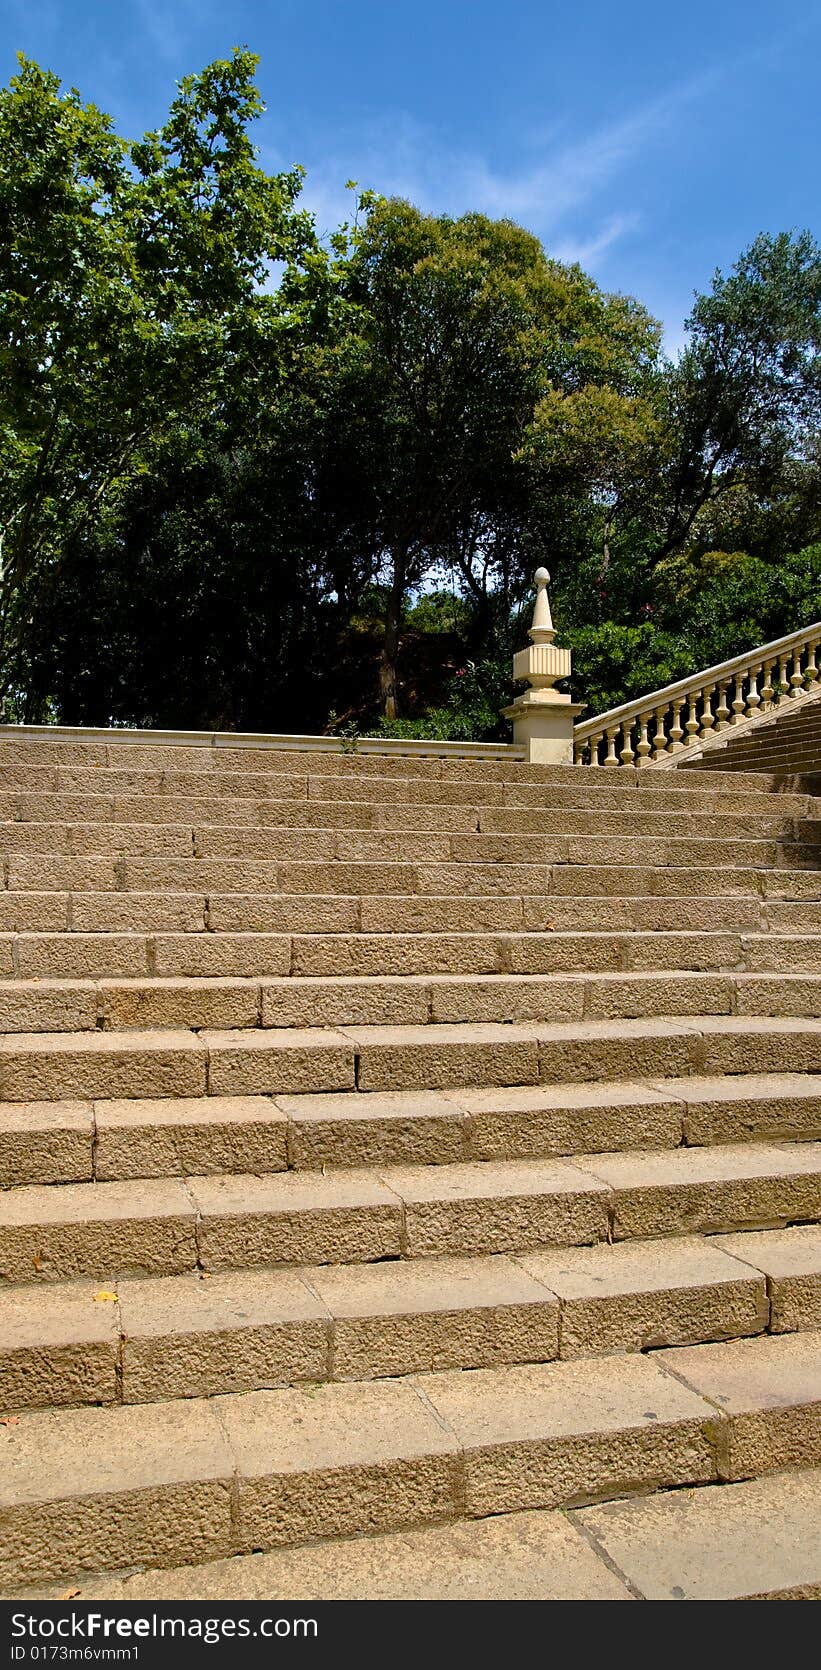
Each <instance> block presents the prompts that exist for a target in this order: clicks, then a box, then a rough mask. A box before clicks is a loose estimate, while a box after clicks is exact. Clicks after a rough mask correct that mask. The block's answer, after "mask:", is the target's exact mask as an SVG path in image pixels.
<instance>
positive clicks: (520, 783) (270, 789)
mask: <svg viewBox="0 0 821 1670" xmlns="http://www.w3.org/2000/svg"><path fill="white" fill-rule="evenodd" d="M407 763H408V762H407V761H403V762H402V764H401V766H400V765H399V764H398V762H397V763H394V764H393V767H392V770H390V771H389V772H384V771H380V772H378V773H377V772H371V773H367V772H363V771H362V770H361V769H359V768H358V767H357V766H354V768H353V770H351V771H347V772H344V773H342V772H340V771H338V770H337V771H330V772H329V771H328V769H327V767H326V766H325V765H324V764H323V766H322V768H321V769H320V770H313V769H311V768H310V766H307V767H306V765H305V764H303V765H302V767H301V769H298V770H293V769H289V770H288V771H278V772H275V773H270V774H265V773H263V774H261V775H260V776H256V775H253V776H249V775H248V774H247V773H242V774H239V776H235V777H233V778H232V779H231V780H230V781H226V776H225V775H224V774H221V773H220V772H194V773H192V774H187V775H186V774H182V773H174V774H173V775H171V774H170V773H168V774H167V773H163V775H162V778H161V779H158V778H157V776H156V774H155V775H154V776H153V778H152V776H151V774H150V773H149V774H148V775H147V774H146V773H145V772H141V773H139V774H138V775H132V776H130V777H129V776H128V775H127V774H123V773H122V772H116V771H114V772H112V773H111V774H110V776H108V777H107V776H105V775H104V774H103V771H102V770H101V769H100V768H97V769H95V768H93V767H92V768H91V773H92V775H91V777H89V775H88V773H85V774H84V773H82V772H80V774H79V775H78V773H77V772H76V770H75V771H74V772H73V773H72V774H66V773H65V772H60V773H59V776H58V778H57V779H56V780H55V779H54V778H50V779H47V780H45V781H44V780H43V779H42V778H39V777H38V778H34V779H29V780H28V781H29V783H30V784H31V786H25V787H24V786H22V785H20V783H19V780H18V782H17V783H14V782H11V781H10V782H9V784H8V787H3V782H4V770H5V768H4V766H3V764H2V763H0V789H1V790H2V792H3V793H4V794H5V795H8V796H9V797H13V798H14V801H15V803H16V810H15V811H14V812H12V814H11V815H12V816H24V817H25V816H27V815H31V814H34V815H37V814H38V812H40V813H41V812H42V809H43V808H45V807H47V806H48V804H49V803H51V804H53V805H54V806H60V807H61V808H62V807H64V806H65V804H66V803H68V802H69V801H71V800H74V801H75V802H76V803H77V805H78V818H79V820H80V821H83V820H85V819H86V818H87V817H89V816H90V817H94V816H95V815H96V816H98V817H99V816H106V815H109V814H108V813H104V812H103V811H102V809H101V808H102V805H103V804H104V803H106V804H107V805H108V806H109V807H110V806H111V805H112V804H113V805H115V806H116V805H121V806H122V807H123V808H127V809H129V810H130V808H131V807H132V806H133V807H135V808H138V807H139V804H140V802H144V803H149V802H152V801H153V802H158V803H163V804H164V806H165V809H166V810H165V813H163V815H167V811H168V808H169V807H173V806H174V805H185V806H186V807H189V806H192V805H194V804H195V803H199V812H198V814H197V815H196V821H201V822H209V821H210V818H209V817H208V812H207V808H208V807H210V808H211V809H214V808H215V807H216V808H218V807H219V805H220V803H221V802H222V801H223V800H225V801H231V802H233V803H234V804H235V805H237V806H240V805H243V804H244V805H246V806H247V807H249V808H250V807H252V806H254V805H264V804H265V803H266V802H268V801H272V800H273V801H277V802H282V801H312V800H318V801H324V802H328V801H330V800H339V801H343V802H349V803H350V802H354V801H367V802H373V801H377V800H381V801H382V802H383V803H385V802H394V803H399V804H404V803H406V802H413V803H415V804H417V805H424V804H427V805H431V806H437V805H443V804H447V805H451V806H458V805H477V804H478V805H482V806H538V805H542V806H545V807H546V808H548V809H550V808H553V809H558V808H561V809H571V808H573V807H575V806H586V805H590V809H591V810H596V809H598V810H599V811H605V810H614V811H619V810H621V811H624V810H625V808H626V807H627V806H632V805H635V807H636V810H637V811H639V809H640V811H641V814H642V815H643V814H644V813H652V812H653V811H667V810H670V811H675V810H676V796H677V795H680V794H681V793H682V792H683V793H686V795H687V797H688V802H689V803H690V805H689V809H690V810H691V811H693V812H695V811H699V810H702V809H709V810H712V811H715V810H717V807H716V802H717V800H719V799H720V801H721V805H722V806H723V809H724V810H725V811H726V812H728V813H732V814H734V815H742V814H743V813H745V812H749V813H751V814H755V812H756V811H759V810H761V811H764V812H765V814H767V813H772V812H773V810H774V809H775V808H774V805H773V802H774V799H775V796H774V793H773V789H774V788H776V786H777V787H778V790H779V792H778V801H779V807H778V809H779V810H780V811H781V812H782V813H783V815H784V816H785V817H786V816H790V815H793V813H794V811H795V805H794V804H793V803H796V804H797V803H799V802H801V801H802V800H805V798H806V791H804V790H798V791H795V790H791V791H784V789H783V787H782V786H781V785H777V784H776V778H775V777H774V776H773V774H772V773H769V774H764V775H763V783H762V775H759V774H755V773H752V774H750V773H744V774H739V773H737V772H733V771H732V770H730V771H728V772H727V773H726V774H724V773H721V772H711V775H710V779H709V783H707V784H705V783H704V782H702V781H701V779H698V780H696V779H693V778H689V780H688V778H687V777H686V776H685V774H683V773H679V772H674V771H665V772H663V773H659V772H655V771H651V772H646V771H642V772H637V773H636V772H628V771H624V770H620V771H619V772H618V774H616V773H611V772H601V771H598V770H595V771H594V770H590V771H586V770H579V769H578V768H573V767H565V768H563V767H558V768H552V776H549V777H548V776H547V775H545V776H543V777H539V776H536V775H533V772H534V768H532V767H531V768H528V767H524V766H523V765H522V764H521V763H518V764H515V765H513V766H512V767H511V768H508V769H506V770H505V771H504V772H503V773H502V774H501V775H497V776H494V775H492V774H491V773H490V772H489V771H488V770H487V769H485V770H483V771H482V772H481V773H479V774H477V773H475V772H474V773H471V774H465V773H464V772H461V773H460V774H459V775H458V776H456V775H453V774H451V775H449V776H448V777H446V778H445V777H442V778H433V777H430V776H426V777H423V776H421V775H420V774H419V773H418V772H414V771H408V770H407V769H406V767H407ZM694 763H695V762H694ZM540 769H541V770H543V771H544V770H545V768H538V767H536V768H535V771H536V772H538V771H539V770H540ZM546 769H547V771H551V768H546ZM220 780H221V781H220ZM637 790H638V794H637V793H636V791H637ZM639 796H640V798H639ZM92 802H94V803H99V805H98V811H97V813H96V814H95V812H94V810H93V809H92V810H91V811H90V812H87V811H86V807H87V806H90V805H91V803H92ZM679 805H681V802H680V801H679ZM59 815H63V814H62V813H60V814H59ZM138 815H139V813H138ZM151 816H152V813H151V811H147V812H146V814H145V819H143V820H142V821H146V820H147V819H149V818H151ZM190 816H191V814H190V812H189V811H188V810H186V812H185V813H184V821H188V819H189V817H190ZM177 821H178V820H177ZM263 821H267V820H265V819H263Z"/></svg>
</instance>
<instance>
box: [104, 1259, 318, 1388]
mask: <svg viewBox="0 0 821 1670" xmlns="http://www.w3.org/2000/svg"><path fill="white" fill-rule="evenodd" d="M119 1294H120V1315H121V1320H122V1328H123V1335H124V1339H123V1349H122V1385H123V1398H124V1400H125V1402H126V1403H139V1402H144V1401H154V1400H157V1399H160V1398H169V1397H175V1398H187V1397H210V1396H212V1395H213V1394H214V1393H218V1392H221V1393H225V1392H232V1391H248V1390H250V1389H253V1388H255V1387H261V1386H275V1385H277V1384H283V1383H285V1384H288V1383H291V1382H293V1381H299V1380H324V1379H327V1378H328V1365H329V1344H330V1341H329V1324H328V1319H327V1315H326V1312H325V1309H324V1307H323V1305H322V1304H321V1303H320V1301H319V1300H318V1299H317V1298H316V1297H315V1296H314V1295H313V1293H312V1292H311V1291H310V1289H309V1288H308V1287H307V1286H306V1284H305V1282H304V1281H302V1280H300V1278H299V1277H298V1276H296V1275H292V1274H290V1273H289V1272H287V1271H278V1270H242V1271H238V1272H231V1273H226V1274H222V1275H214V1276H211V1277H204V1276H202V1275H201V1274H192V1275H183V1276H170V1277H165V1278H163V1279H161V1280H147V1281H135V1280H132V1279H128V1278H124V1279H123V1280H121V1281H120V1284H119Z"/></svg>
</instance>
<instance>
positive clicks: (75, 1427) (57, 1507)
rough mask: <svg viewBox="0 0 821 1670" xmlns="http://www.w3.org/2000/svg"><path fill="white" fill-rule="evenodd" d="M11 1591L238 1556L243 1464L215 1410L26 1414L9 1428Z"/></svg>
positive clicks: (1, 1485) (172, 1407)
mask: <svg viewBox="0 0 821 1670" xmlns="http://www.w3.org/2000/svg"><path fill="white" fill-rule="evenodd" d="M0 1454H2V1466H0V1549H2V1553H1V1554H0V1582H2V1583H4V1584H5V1585H7V1586H8V1585H11V1584H19V1583H20V1582H21V1581H23V1580H25V1579H26V1578H28V1577H40V1576H42V1575H43V1574H44V1573H46V1572H54V1573H55V1574H57V1572H58V1571H59V1569H60V1567H59V1562H60V1561H61V1560H63V1561H65V1566H64V1567H63V1569H64V1570H68V1569H69V1568H70V1570H71V1571H73V1572H76V1571H78V1570H80V1571H83V1570H88V1571H95V1570H97V1571H98V1570H100V1569H101V1568H103V1567H104V1566H105V1565H106V1564H107V1563H110V1560H111V1554H112V1550H113V1549H114V1548H116V1550H117V1554H118V1557H120V1558H121V1559H122V1561H123V1564H125V1565H137V1564H139V1563H141V1562H146V1561H150V1562H153V1563H155V1564H161V1565H162V1564H165V1565H168V1564H170V1562H171V1561H172V1560H179V1559H180V1558H181V1557H182V1558H183V1559H185V1560H187V1561H193V1560H203V1559H211V1558H214V1557H216V1556H218V1555H223V1554H227V1553H229V1552H231V1544H232V1537H231V1473H232V1458H231V1454H230V1452H229V1449H228V1446H227V1445H226V1443H225V1441H224V1439H223V1436H222V1432H221V1430H220V1425H219V1422H218V1420H217V1416H216V1413H215V1410H214V1408H213V1406H212V1405H211V1404H209V1403H207V1402H201V1401H193V1400H190V1399H186V1400H180V1401H178V1402H174V1403H155V1404H151V1405H143V1406H140V1405H134V1406H132V1407H131V1408H125V1409H67V1410H62V1411H60V1412H59V1413H50V1412H42V1413H40V1412H33V1413H26V1412H25V1411H24V1412H22V1413H21V1415H20V1420H19V1424H18V1425H17V1426H13V1427H4V1428H0Z"/></svg>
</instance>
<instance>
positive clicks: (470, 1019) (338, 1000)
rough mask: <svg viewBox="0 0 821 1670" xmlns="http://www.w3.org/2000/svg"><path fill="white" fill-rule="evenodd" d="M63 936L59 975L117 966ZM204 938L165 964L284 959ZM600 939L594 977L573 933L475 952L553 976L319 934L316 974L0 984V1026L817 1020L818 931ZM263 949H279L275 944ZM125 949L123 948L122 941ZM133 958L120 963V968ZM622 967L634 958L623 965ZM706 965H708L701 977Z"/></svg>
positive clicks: (23, 1029)
mask: <svg viewBox="0 0 821 1670" xmlns="http://www.w3.org/2000/svg"><path fill="white" fill-rule="evenodd" d="M67 937H68V939H69V944H68V946H63V945H58V946H57V947H52V949H53V950H54V953H55V955H54V958H53V961H54V962H55V963H56V965H57V967H58V968H59V969H60V970H61V971H62V970H65V969H67V968H71V967H72V966H80V967H82V965H86V966H87V967H88V969H89V970H91V969H94V968H99V966H100V965H101V963H102V964H103V966H105V964H106V963H107V962H108V963H109V964H111V963H115V964H116V961H117V958H118V956H119V951H118V946H119V941H117V940H114V942H113V944H111V943H110V942H109V940H108V939H107V938H106V937H105V936H101V937H102V941H103V943H102V950H103V952H104V953H106V955H104V956H98V957H97V958H95V956H94V947H93V946H89V945H88V943H87V941H86V940H85V939H83V938H82V937H80V938H79V939H78V940H77V943H76V944H75V940H74V936H67ZM215 937H216V936H212V935H207V936H204V938H203V939H202V941H201V940H200V937H199V936H197V937H195V938H194V942H193V945H192V947H191V950H190V954H189V952H188V946H187V942H184V943H183V947H182V950H181V951H178V955H177V959H176V962H177V966H180V967H182V968H194V969H207V968H209V967H211V968H213V969H215V970H216V969H219V968H220V967H221V966H222V967H224V968H231V967H245V968H251V967H254V966H256V967H257V968H259V969H261V970H265V969H267V968H269V967H276V966H277V963H279V964H280V966H282V964H283V961H284V960H285V959H283V957H282V956H281V955H273V956H272V955H271V953H270V951H269V950H268V942H267V936H266V935H264V934H259V935H256V936H249V937H250V938H251V940H252V944H251V945H250V947H249V946H248V945H247V943H246V942H245V941H242V942H241V945H240V950H241V952H242V955H241V956H237V945H236V938H235V936H233V935H225V936H223V937H224V941H225V943H224V944H221V943H220V941H219V939H218V940H217V943H215ZM601 937H602V939H603V940H604V941H605V943H604V944H603V945H602V946H596V945H595V944H593V945H591V946H590V947H589V950H590V964H589V966H592V967H596V966H597V964H598V965H599V966H600V967H601V966H602V965H604V967H603V972H601V973H596V974H584V973H581V972H573V964H574V962H575V964H576V967H577V969H578V970H581V969H582V968H584V967H585V958H584V951H585V945H584V944H582V945H581V946H579V945H578V942H575V943H574V944H573V946H571V947H569V948H568V947H565V946H563V945H562V943H561V940H560V939H553V938H551V939H548V938H545V939H544V940H542V939H541V937H540V936H538V935H534V936H533V939H534V943H532V944H528V943H524V944H523V943H521V942H519V943H517V944H515V945H513V946H512V947H511V946H510V945H509V944H508V945H500V946H497V947H496V948H495V952H496V954H495V956H493V957H491V958H490V959H487V957H486V955H485V952H486V949H487V948H486V947H485V946H482V945H480V946H479V948H478V950H479V956H478V961H479V962H480V964H481V962H482V961H483V960H490V961H491V962H493V963H495V965H496V966H497V967H498V966H502V965H504V963H505V962H507V963H508V965H510V964H513V965H514V966H515V965H517V964H519V965H521V964H524V965H525V966H529V967H530V968H536V969H538V968H539V967H540V966H542V967H546V968H548V969H551V968H553V969H559V970H560V971H561V972H558V973H556V972H548V973H541V972H538V973H526V974H520V973H504V974H497V973H495V972H490V973H476V974H461V975H459V974H447V973H444V974H427V973H421V974H408V973H403V974H385V975H383V974H352V975H348V974H341V975H339V974H336V973H335V972H332V971H334V970H335V969H336V968H338V967H343V968H345V967H348V966H350V964H351V962H353V966H354V967H356V966H357V963H356V962H355V961H353V959H352V958H351V946H350V943H349V942H348V941H346V940H344V939H341V940H339V941H337V940H334V941H332V943H331V944H330V945H328V944H327V942H324V943H323V946H322V948H321V950H322V955H321V956H319V955H317V954H314V957H313V959H312V960H313V966H315V967H319V966H323V965H324V966H325V967H327V969H328V971H329V972H328V973H327V974H325V975H320V976H314V977H311V976H303V975H299V974H294V975H286V976H284V977H282V978H279V977H276V976H271V977H269V976H267V975H266V974H264V973H263V974H261V975H256V976H253V975H244V976H240V977H236V978H232V977H231V976H230V975H228V974H225V975H220V974H219V973H215V974H214V975H207V974H194V975H188V974H182V975H177V974H171V975H160V974H153V975H152V974H146V975H145V976H144V977H139V976H138V977H128V976H123V977H121V978H117V977H116V976H107V977H104V978H103V979H96V980H95V979H93V978H91V977H85V978H84V977H83V976H82V974H79V975H75V977H74V978H70V977H68V976H66V975H63V976H62V977H61V976H56V977H55V976H52V975H50V974H48V973H47V972H44V974H42V975H35V976H33V977H15V978H12V979H5V980H0V1031H2V1032H4V1033H7V1034H14V1033H33V1032H49V1033H56V1032H81V1031H85V1032H88V1031H95V1032H96V1031H105V1032H130V1031H137V1032H143V1031H148V1030H152V1029H154V1028H157V1029H159V1030H160V1031H168V1030H173V1029H176V1028H178V1027H179V1028H183V1029H186V1030H189V1031H200V1030H203V1029H210V1028H221V1029H223V1030H225V1029H226V1028H231V1029H232V1030H236V1029H237V1028H245V1027H248V1028H259V1027H292V1028H293V1027H296V1028H300V1029H305V1028H310V1027H326V1026H334V1027H336V1026H371V1025H386V1026H407V1025H416V1026H425V1025H429V1024H440V1025H441V1024H447V1025H450V1024H458V1025H465V1024H467V1025H474V1024H484V1023H486V1022H490V1023H492V1024H504V1023H507V1022H510V1023H514V1022H530V1021H536V1022H541V1021H544V1022H558V1021H581V1020H584V1019H592V1020H602V1019H615V1018H618V1017H625V1018H642V1017H644V1016H645V1015H648V1014H652V1015H655V1016H664V1015H671V1016H674V1017H679V1018H680V1017H682V1016H686V1015H691V1014H692V1015H732V1014H746V1015H759V1016H761V1017H765V1016H773V1017H779V1016H780V1017H782V1018H784V1017H795V1018H803V1017H807V1018H818V1017H819V1016H821V938H819V936H816V938H815V939H810V940H809V941H808V940H807V939H788V938H776V937H773V938H770V939H768V938H767V937H765V936H761V938H760V939H759V938H756V939H755V940H753V941H750V940H747V939H745V940H744V941H743V942H742V944H741V945H740V946H737V941H736V940H735V936H731V935H728V936H726V943H725V944H724V945H723V946H722V945H721V944H719V945H711V944H710V943H709V942H708V943H705V944H704V945H703V946H698V945H693V943H692V939H691V936H688V935H683V936H682V940H683V942H684V943H683V944H681V945H676V944H674V945H673V946H672V947H670V946H669V945H667V944H665V943H664V940H665V937H666V936H663V935H659V936H658V939H659V941H660V943H659V944H658V945H651V946H649V947H648V945H647V944H646V943H640V944H638V945H636V946H630V945H628V946H627V947H626V950H625V951H624V953H623V954H621V955H620V954H619V947H618V943H617V945H616V948H615V949H613V948H611V947H610V945H609V944H608V943H607V936H604V935H602V936H601ZM714 937H715V938H717V939H720V938H721V936H714ZM590 938H591V939H593V938H594V936H590ZM274 944H275V946H277V945H278V941H276V940H275V942H274ZM337 945H338V946H339V950H338V951H337ZM736 947H737V948H736ZM126 948H127V949H128V950H131V949H133V946H132V942H131V941H130V940H129V941H127V945H126ZM360 949H361V948H360ZM366 949H367V952H368V955H367V958H363V959H362V964H361V966H366V967H371V968H373V967H375V966H378V964H379V963H380V962H382V963H383V964H385V965H386V966H388V967H397V968H401V967H406V968H407V967H408V966H411V967H412V966H413V965H414V963H417V964H418V965H419V966H421V967H423V968H425V967H428V966H430V965H431V964H433V965H435V964H436V962H437V961H439V962H441V961H443V960H445V961H448V962H450V963H451V965H452V966H454V967H466V966H469V965H470V963H471V961H472V955H471V953H472V949H473V948H472V947H471V946H468V948H467V950H466V952H465V954H464V955H459V954H458V953H459V951H460V947H459V945H458V944H457V945H456V948H455V950H456V955H453V954H452V953H453V951H454V947H453V944H452V941H450V940H448V941H447V942H446V945H445V946H444V947H442V946H435V947H434V948H433V950H432V951H431V952H430V953H429V954H428V955H425V954H424V950H425V948H424V946H423V947H421V948H420V947H419V946H418V945H416V944H415V945H414V946H413V947H412V950H411V953H410V954H409V953H408V952H407V951H406V949H405V947H404V944H403V941H402V940H401V938H400V939H399V940H398V942H397V943H394V942H392V941H389V942H388V945H387V946H386V947H382V948H381V949H380V948H379V947H377V948H375V947H374V946H373V943H372V942H371V941H367V942H366ZM491 949H493V948H492V947H491ZM41 950H42V948H41ZM109 951H111V952H112V956H111V957H109V955H108V952H109ZM448 951H449V952H450V953H451V955H449V956H445V957H444V959H443V952H448ZM505 951H506V952H507V953H508V954H507V956H505V955H504V953H505ZM295 952H296V956H295V958H294V959H293V961H294V964H295V966H300V963H299V960H298V958H299V957H300V956H301V954H302V953H301V948H299V947H297V946H295ZM335 952H336V955H335V954H334V953H335ZM152 953H153V954H152ZM20 962H21V963H22V962H23V959H22V958H20ZM131 962H132V959H130V958H127V959H126V966H131ZM608 962H612V963H613V964H614V965H615V966H614V968H613V969H612V970H608V969H607V967H606V965H607V963H608ZM619 963H626V964H627V965H628V970H627V971H620V969H619ZM631 963H635V964H638V965H639V967H638V968H637V969H635V968H634V969H630V968H629V965H630V964H631ZM152 964H153V965H154V966H163V967H167V966H173V961H172V960H171V959H170V958H169V956H168V955H167V953H166V950H165V948H164V947H163V946H162V945H160V946H158V945H157V944H156V943H155V942H151V941H146V942H145V946H144V951H143V954H142V955H141V966H142V967H143V968H149V967H150V966H151V965H152ZM694 964H695V965H697V968H696V969H694V968H693V965H694ZM738 964H744V965H746V970H748V971H745V970H744V969H739V967H738ZM24 966H29V967H39V968H42V969H44V970H47V969H48V967H49V966H50V964H49V959H47V958H45V957H43V956H42V955H40V956H39V957H38V958H37V959H34V958H32V959H31V960H29V961H28V962H26V963H25V964H24ZM705 968H710V969H711V970H712V972H706V973H705V972H703V970H704V969H705ZM781 970H788V971H789V972H783V973H782V972H780V971H781ZM802 970H806V972H802ZM718 971H722V972H718Z"/></svg>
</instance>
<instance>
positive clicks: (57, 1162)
mask: <svg viewBox="0 0 821 1670" xmlns="http://www.w3.org/2000/svg"><path fill="white" fill-rule="evenodd" d="M93 1144H94V1115H93V1109H92V1107H91V1105H90V1103H87V1102H22V1103H19V1102H17V1103H15V1102H5V1103H0V1188H4V1189H8V1188H12V1187H13V1186H15V1185H19V1184H26V1183H74V1182H82V1181H84V1180H88V1179H90V1178H91V1177H92V1176H93V1172H94V1152H93Z"/></svg>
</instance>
